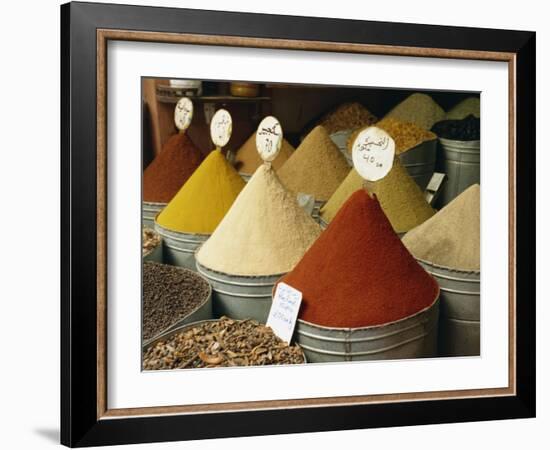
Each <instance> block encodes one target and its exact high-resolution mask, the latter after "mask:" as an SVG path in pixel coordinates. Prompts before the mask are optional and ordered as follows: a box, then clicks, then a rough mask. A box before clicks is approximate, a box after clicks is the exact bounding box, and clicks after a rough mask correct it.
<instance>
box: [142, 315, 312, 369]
mask: <svg viewBox="0 0 550 450" xmlns="http://www.w3.org/2000/svg"><path fill="white" fill-rule="evenodd" d="M220 319H221V318H220ZM220 319H205V320H197V321H196V322H191V323H186V324H184V325H181V326H179V327H177V328H174V329H173V330H170V331H167V332H165V333H163V334H162V335H158V336H157V337H155V338H153V339H150V340H149V341H148V342H147V343H145V342H144V343H143V345H142V349H143V350H146V349H149V348H150V347H152V346H153V345H155V344H157V343H158V341H160V340H161V339H166V338H168V337H171V336H173V335H174V334H176V333H178V332H181V331H184V330H185V329H186V328H191V327H193V328H194V327H196V326H199V325H202V324H203V323H206V322H218V321H219V320H220ZM228 319H231V320H234V321H235V322H244V321H245V320H254V319H232V318H231V317H228ZM256 322H257V321H256ZM258 324H259V325H263V326H267V325H265V324H262V323H259V322H258ZM279 339H280V338H279ZM294 345H295V346H297V347H298V348H299V349H300V351H301V352H302V356H303V357H304V362H303V363H302V364H307V357H306V354H305V352H304V349H303V348H302V346H301V345H300V344H298V343H297V342H294ZM289 347H290V345H289ZM287 365H296V364H287ZM238 367H261V366H238ZM173 370H177V369H173Z"/></svg>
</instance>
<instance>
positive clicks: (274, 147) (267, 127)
mask: <svg viewBox="0 0 550 450" xmlns="http://www.w3.org/2000/svg"><path fill="white" fill-rule="evenodd" d="M282 144H283V129H282V128H281V124H280V123H279V121H278V120H277V119H276V118H275V117H273V116H267V117H265V118H264V119H263V120H262V121H261V122H260V125H259V126H258V131H256V148H257V149H258V153H259V154H260V157H261V158H262V159H263V160H264V161H266V162H271V161H273V160H274V159H275V158H276V157H277V155H278V154H279V150H281V145H282Z"/></svg>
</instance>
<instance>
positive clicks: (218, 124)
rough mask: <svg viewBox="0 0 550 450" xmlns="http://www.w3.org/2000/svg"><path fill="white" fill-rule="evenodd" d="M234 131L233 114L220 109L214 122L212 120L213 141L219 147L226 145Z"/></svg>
mask: <svg viewBox="0 0 550 450" xmlns="http://www.w3.org/2000/svg"><path fill="white" fill-rule="evenodd" d="M232 131H233V121H232V119H231V114H229V112H228V111H226V110H225V109H218V110H217V111H216V114H214V117H212V122H210V137H211V138H212V142H213V143H214V144H215V145H217V146H218V147H224V146H225V145H227V143H228V142H229V139H230V138H231V132H232Z"/></svg>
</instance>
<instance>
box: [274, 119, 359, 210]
mask: <svg viewBox="0 0 550 450" xmlns="http://www.w3.org/2000/svg"><path fill="white" fill-rule="evenodd" d="M348 172H349V165H348V163H347V161H346V158H345V157H344V155H342V153H341V152H340V150H339V149H338V147H337V146H336V144H335V143H334V142H332V139H331V138H330V136H329V135H328V133H327V131H326V130H325V129H324V128H323V127H322V126H317V127H315V128H314V129H313V130H312V131H311V133H309V134H308V135H307V136H306V138H305V139H304V140H303V142H302V143H301V144H300V146H299V147H298V148H297V149H296V151H295V152H294V153H293V154H292V156H291V157H290V158H289V159H288V161H287V162H286V163H285V164H284V165H283V167H281V168H280V169H279V171H278V175H279V178H280V179H281V181H282V183H283V185H284V186H285V187H286V188H287V189H289V190H290V191H292V192H294V193H295V194H297V193H299V192H302V193H304V194H311V195H313V196H314V197H315V200H322V201H327V200H328V199H329V198H330V196H331V195H332V194H333V193H334V191H335V190H336V189H337V188H338V186H339V185H340V183H342V181H344V178H345V177H346V175H347V174H348Z"/></svg>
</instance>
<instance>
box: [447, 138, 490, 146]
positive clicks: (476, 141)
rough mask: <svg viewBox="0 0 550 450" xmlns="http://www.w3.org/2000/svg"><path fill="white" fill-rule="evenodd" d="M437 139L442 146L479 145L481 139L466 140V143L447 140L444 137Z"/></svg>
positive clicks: (458, 140) (457, 140)
mask: <svg viewBox="0 0 550 450" xmlns="http://www.w3.org/2000/svg"><path fill="white" fill-rule="evenodd" d="M438 139H439V140H440V141H441V143H442V144H447V143H448V144H451V145H452V144H455V143H456V144H458V145H464V144H466V143H468V144H470V145H472V146H473V145H476V144H477V145H480V144H481V139H470V140H467V141H464V140H460V139H448V138H444V137H439V136H438Z"/></svg>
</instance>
